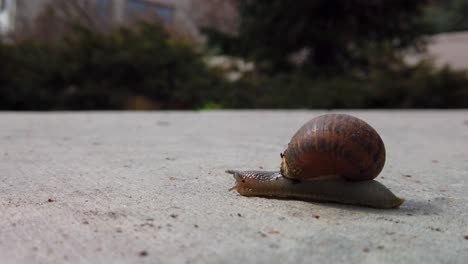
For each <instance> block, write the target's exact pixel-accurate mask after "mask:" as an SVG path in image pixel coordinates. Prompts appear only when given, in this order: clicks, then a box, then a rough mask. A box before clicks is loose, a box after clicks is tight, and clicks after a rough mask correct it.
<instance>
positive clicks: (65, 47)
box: [0, 22, 224, 110]
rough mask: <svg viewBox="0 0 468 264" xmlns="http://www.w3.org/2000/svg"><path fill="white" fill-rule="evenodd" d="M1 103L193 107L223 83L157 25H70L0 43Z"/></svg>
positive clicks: (30, 106)
mask: <svg viewBox="0 0 468 264" xmlns="http://www.w3.org/2000/svg"><path fill="white" fill-rule="evenodd" d="M0 61H1V62H2V67H1V68H0V108H1V109H8V110H60V109H71V110H74V109H128V108H131V109H193V108H198V107H202V106H203V105H205V104H206V103H209V102H212V101H214V98H215V97H214V92H215V89H217V88H218V87H222V86H223V84H224V81H223V79H222V78H221V77H220V75H219V74H218V73H217V72H215V71H214V70H212V69H209V68H207V67H206V66H205V64H204V63H203V60H202V56H201V55H200V54H198V53H197V52H195V51H194V49H192V48H191V47H189V46H188V45H185V44H183V43H181V42H178V41H175V40H173V39H171V38H170V37H169V36H168V34H167V33H166V32H165V31H164V30H163V29H162V28H161V27H159V26H158V25H156V24H150V23H143V22H142V23H139V24H138V25H136V26H135V27H132V29H129V28H119V29H117V30H114V31H112V32H110V33H99V32H97V31H94V30H91V29H90V28H87V27H84V26H80V25H73V26H72V28H71V30H70V31H69V32H68V34H67V35H66V36H65V38H64V39H63V40H62V41H58V42H55V43H53V44H51V43H47V44H46V43H44V42H37V41H34V40H24V41H21V42H18V43H16V44H2V45H0Z"/></svg>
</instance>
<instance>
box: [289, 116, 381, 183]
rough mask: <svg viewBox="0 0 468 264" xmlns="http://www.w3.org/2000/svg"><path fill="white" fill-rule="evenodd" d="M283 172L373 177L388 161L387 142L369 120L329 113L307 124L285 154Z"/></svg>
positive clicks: (301, 177)
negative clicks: (384, 141) (385, 142)
mask: <svg viewBox="0 0 468 264" xmlns="http://www.w3.org/2000/svg"><path fill="white" fill-rule="evenodd" d="M281 157H282V162H281V173H282V174H283V175H284V176H285V177H288V178H294V179H299V180H307V179H310V180H312V179H314V178H318V177H324V176H329V175H339V176H341V177H344V178H346V179H349V180H352V181H362V180H371V179H374V178H375V177H377V175H379V173H380V171H381V170H382V168H383V166H384V163H385V146H384V143H383V141H382V139H381V138H380V136H379V134H378V133H377V132H376V131H375V130H374V129H373V128H372V127H371V126H370V125H369V124H367V123H366V122H364V121H362V120H361V119H359V118H356V117H353V116H350V115H345V114H326V115H322V116H318V117H316V118H314V119H312V120H310V121H309V122H307V123H306V124H304V125H303V126H302V127H301V128H300V129H299V130H298V131H297V132H296V134H295V135H294V136H293V137H292V138H291V142H289V144H288V147H287V149H286V150H285V151H284V152H283V154H281Z"/></svg>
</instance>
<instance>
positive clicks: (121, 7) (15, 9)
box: [0, 0, 238, 41]
mask: <svg viewBox="0 0 468 264" xmlns="http://www.w3.org/2000/svg"><path fill="white" fill-rule="evenodd" d="M235 1H236V0H0V35H1V36H3V37H5V36H8V35H12V34H28V33H29V32H31V31H32V30H34V27H35V25H36V24H37V23H38V18H40V17H41V14H42V17H44V15H43V13H44V12H45V10H46V9H47V8H48V7H54V8H56V9H62V10H64V11H67V12H70V10H68V9H73V8H74V9H76V10H77V12H75V14H78V15H80V14H81V15H85V16H91V17H93V18H95V19H97V20H98V21H101V22H102V23H104V24H110V25H121V24H127V23H129V22H131V21H134V20H136V19H140V18H142V17H145V16H146V17H148V16H154V17H157V18H158V19H159V20H160V21H161V22H162V23H163V24H165V25H167V26H170V27H172V28H176V29H177V30H179V31H181V32H184V34H187V35H188V36H190V37H191V38H194V39H196V40H200V41H201V40H202V36H201V34H200V28H201V27H215V28H217V29H219V30H221V31H223V32H228V33H229V32H235V31H236V29H237V21H238V15H237V12H236V8H235ZM66 15H68V14H66Z"/></svg>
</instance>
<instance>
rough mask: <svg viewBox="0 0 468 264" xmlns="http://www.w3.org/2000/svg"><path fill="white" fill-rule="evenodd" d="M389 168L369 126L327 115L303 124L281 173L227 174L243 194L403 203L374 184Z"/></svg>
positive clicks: (372, 203)
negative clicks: (384, 168) (232, 178)
mask: <svg viewBox="0 0 468 264" xmlns="http://www.w3.org/2000/svg"><path fill="white" fill-rule="evenodd" d="M384 164H385V146H384V143H383V141H382V139H381V138H380V136H379V134H378V133H377V132H376V131H375V130H374V129H373V128H372V127H371V126H370V125H369V124H367V123H366V122H364V121H362V120H360V119H358V118H356V117H353V116H350V115H345V114H327V115H322V116H319V117H316V118H314V119H312V120H310V121H309V122H307V123H306V124H304V125H303V126H302V127H301V128H300V129H299V130H298V131H297V132H296V134H295V135H294V136H293V137H292V138H291V141H290V142H289V144H288V147H287V149H286V150H285V151H284V152H283V153H282V154H281V169H280V171H276V172H274V171H235V170H228V171H226V172H227V173H230V174H233V175H234V178H235V180H236V186H235V187H234V188H235V189H236V190H237V191H238V192H239V194H241V195H244V196H262V197H269V198H293V199H301V200H313V201H325V202H336V203H345V204H354V205H363V206H368V207H374V208H396V207H399V206H400V205H401V204H402V203H403V201H404V200H402V199H400V198H398V197H397V196H395V195H394V194H393V193H392V192H391V191H390V190H389V189H388V188H386V187H385V186H384V185H383V184H381V183H379V182H377V181H375V180H374V178H376V177H377V176H378V175H379V173H380V172H381V171H382V169H383V166H384Z"/></svg>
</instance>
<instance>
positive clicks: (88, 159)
mask: <svg viewBox="0 0 468 264" xmlns="http://www.w3.org/2000/svg"><path fill="white" fill-rule="evenodd" d="M341 112H346V113H350V114H354V115H355V116H358V117H360V118H363V119H364V120H366V121H367V122H368V123H370V124H371V125H372V126H373V127H374V128H376V130H377V131H379V133H380V134H381V136H382V138H383V140H384V142H385V144H386V148H387V163H386V165H385V168H384V170H383V172H382V174H381V175H380V176H379V177H378V180H379V181H381V182H382V183H384V184H385V185H386V186H387V187H389V188H391V189H392V191H393V192H394V193H395V194H397V195H399V196H401V197H403V198H405V199H406V200H407V202H406V203H405V204H404V205H403V206H402V207H401V208H400V209H397V210H376V209H368V208H361V207H353V206H345V205H336V204H323V203H310V202H303V201H286V200H273V199H263V198H246V197H242V196H239V195H238V194H236V193H235V192H228V189H229V188H230V187H232V186H233V183H234V180H233V179H232V177H231V176H230V175H227V174H225V173H224V171H225V170H226V169H265V170H272V169H277V168H278V167H279V164H280V157H279V153H280V152H282V151H283V150H284V149H285V147H286V145H287V143H288V142H289V139H290V137H291V136H292V135H293V133H294V132H295V131H296V130H297V129H298V128H299V127H300V126H301V125H302V124H303V123H304V122H306V121H307V120H309V119H311V118H312V117H314V116H316V115H318V114H321V113H323V112H320V111H251V112H250V111H238V112H237V111H221V112H148V113H145V112H139V113H138V112H137V113H129V112H106V113H96V112H81V113H1V114H0V263H139V262H141V263H468V196H467V194H468V111H466V110H465V111H371V112H367V111H357V112H347V111H341Z"/></svg>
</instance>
